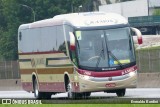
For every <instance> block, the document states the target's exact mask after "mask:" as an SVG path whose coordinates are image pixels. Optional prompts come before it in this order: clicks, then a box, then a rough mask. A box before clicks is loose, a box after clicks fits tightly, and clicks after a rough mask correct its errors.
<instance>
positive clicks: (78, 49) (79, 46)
mask: <svg viewBox="0 0 160 107" xmlns="http://www.w3.org/2000/svg"><path fill="white" fill-rule="evenodd" d="M76 41H77V45H78V52H79V53H80V45H79V41H78V40H77V39H76Z"/></svg>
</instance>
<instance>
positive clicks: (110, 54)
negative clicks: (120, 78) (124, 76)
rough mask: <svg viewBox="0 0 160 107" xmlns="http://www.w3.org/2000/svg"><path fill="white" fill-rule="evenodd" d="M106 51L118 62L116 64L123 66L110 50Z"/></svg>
mask: <svg viewBox="0 0 160 107" xmlns="http://www.w3.org/2000/svg"><path fill="white" fill-rule="evenodd" d="M108 53H109V54H110V55H111V56H112V58H114V59H115V60H116V61H117V62H118V65H119V66H120V67H121V68H124V67H123V65H122V63H121V62H120V61H119V59H118V58H117V57H116V56H115V55H114V54H113V53H112V52H111V51H108Z"/></svg>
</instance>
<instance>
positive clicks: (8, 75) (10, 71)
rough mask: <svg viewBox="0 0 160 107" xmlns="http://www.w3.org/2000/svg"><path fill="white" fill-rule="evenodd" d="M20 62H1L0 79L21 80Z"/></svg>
mask: <svg viewBox="0 0 160 107" xmlns="http://www.w3.org/2000/svg"><path fill="white" fill-rule="evenodd" d="M19 78H20V73H19V65H18V61H1V62H0V79H19Z"/></svg>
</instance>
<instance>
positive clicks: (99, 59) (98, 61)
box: [96, 41, 105, 69]
mask: <svg viewBox="0 0 160 107" xmlns="http://www.w3.org/2000/svg"><path fill="white" fill-rule="evenodd" d="M102 53H103V58H104V59H105V55H104V46H103V41H102V50H101V52H100V55H99V58H98V60H97V63H96V69H97V68H98V65H99V63H100V61H101V59H102V58H101V57H102Z"/></svg>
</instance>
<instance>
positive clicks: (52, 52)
mask: <svg viewBox="0 0 160 107" xmlns="http://www.w3.org/2000/svg"><path fill="white" fill-rule="evenodd" d="M56 53H64V52H61V51H46V52H24V53H19V55H34V54H56Z"/></svg>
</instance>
